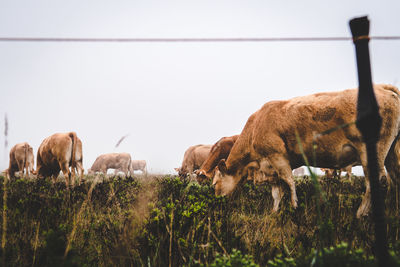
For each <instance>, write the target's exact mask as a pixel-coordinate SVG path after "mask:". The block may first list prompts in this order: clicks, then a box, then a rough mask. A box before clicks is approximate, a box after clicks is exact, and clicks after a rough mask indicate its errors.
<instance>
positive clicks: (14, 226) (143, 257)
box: [0, 176, 400, 266]
mask: <svg viewBox="0 0 400 267" xmlns="http://www.w3.org/2000/svg"><path fill="white" fill-rule="evenodd" d="M363 179H364V178H363V177H354V176H353V177H352V180H351V181H349V180H347V179H344V178H342V179H340V180H339V179H326V178H324V177H319V182H320V185H321V189H322V193H323V196H320V197H316V189H315V188H314V186H313V183H312V182H311V180H310V178H309V177H304V178H300V179H297V181H296V186H297V194H298V198H299V207H298V208H297V209H296V210H293V209H291V208H290V205H289V204H290V202H289V201H288V195H289V194H288V189H286V191H285V197H284V199H283V201H282V202H281V209H280V211H279V212H278V213H275V214H274V213H271V209H272V197H271V192H270V186H268V185H265V186H254V185H252V184H251V183H248V184H246V185H245V186H244V187H243V188H242V190H241V191H240V192H238V193H237V194H235V195H234V196H233V197H231V198H225V197H215V195H214V192H213V189H212V188H211V187H210V186H209V185H203V186H200V185H198V184H197V183H195V182H189V181H186V180H181V179H180V178H178V177H174V176H148V177H142V176H138V177H128V178H126V179H125V178H120V177H108V178H105V179H104V178H100V179H99V177H97V178H94V177H85V182H84V183H83V184H81V185H80V186H75V187H74V188H73V189H71V190H66V188H65V184H64V183H63V182H61V181H60V182H57V183H55V184H53V183H52V181H51V180H50V179H39V180H29V179H17V180H13V181H9V182H5V181H4V177H0V184H1V190H0V193H1V196H2V197H1V207H3V212H2V220H1V221H0V223H1V226H2V228H1V229H2V237H3V239H2V248H3V249H2V250H1V255H0V256H1V257H0V258H1V260H2V261H1V263H2V265H5V266H257V265H260V266H310V264H311V263H312V262H314V264H315V265H314V266H322V265H323V266H376V262H375V259H374V256H373V251H374V249H373V246H372V244H373V225H372V223H371V218H370V217H365V218H362V219H357V218H356V217H355V214H356V210H357V208H358V205H359V204H360V202H361V196H362V192H363V191H364V182H363ZM399 189H400V186H399V185H393V186H392V187H391V188H390V190H389V192H388V194H387V196H386V215H387V222H388V227H387V233H388V237H389V247H390V250H391V254H392V256H393V257H394V258H396V257H397V256H399V254H400V253H399V252H400V241H399V230H400V216H399V208H400V205H399ZM5 200H6V201H5ZM317 203H318V204H319V206H320V213H319V212H318V210H317ZM395 254H397V256H396V255H395Z"/></svg>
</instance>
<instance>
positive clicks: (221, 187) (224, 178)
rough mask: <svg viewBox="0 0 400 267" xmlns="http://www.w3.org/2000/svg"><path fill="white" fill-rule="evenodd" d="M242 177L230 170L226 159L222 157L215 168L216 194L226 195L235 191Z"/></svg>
mask: <svg viewBox="0 0 400 267" xmlns="http://www.w3.org/2000/svg"><path fill="white" fill-rule="evenodd" d="M240 178H241V177H236V176H235V175H233V174H230V173H229V172H228V170H227V167H226V164H225V160H224V159H222V160H221V161H220V162H219V163H218V166H217V167H216V169H215V175H214V179H213V186H214V187H215V195H217V196H226V195H230V194H231V193H233V191H235V189H236V187H237V186H238V184H239V182H240V180H241V179H240Z"/></svg>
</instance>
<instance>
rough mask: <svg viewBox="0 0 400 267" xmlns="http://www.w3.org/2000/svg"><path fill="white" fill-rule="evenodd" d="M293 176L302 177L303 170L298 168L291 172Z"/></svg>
mask: <svg viewBox="0 0 400 267" xmlns="http://www.w3.org/2000/svg"><path fill="white" fill-rule="evenodd" d="M293 175H294V176H304V168H303V167H299V168H296V169H294V170H293Z"/></svg>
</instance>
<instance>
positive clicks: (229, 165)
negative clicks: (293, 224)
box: [213, 85, 400, 217]
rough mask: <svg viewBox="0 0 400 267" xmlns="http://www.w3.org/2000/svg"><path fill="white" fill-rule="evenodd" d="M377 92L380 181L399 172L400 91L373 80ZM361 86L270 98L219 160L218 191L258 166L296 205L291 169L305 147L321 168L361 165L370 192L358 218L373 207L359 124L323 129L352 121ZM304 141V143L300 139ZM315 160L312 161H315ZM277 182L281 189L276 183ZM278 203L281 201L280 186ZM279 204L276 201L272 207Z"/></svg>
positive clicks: (231, 188) (223, 191) (228, 188)
mask: <svg viewBox="0 0 400 267" xmlns="http://www.w3.org/2000/svg"><path fill="white" fill-rule="evenodd" d="M374 91H375V95H376V98H377V101H378V104H379V107H380V109H379V111H380V115H381V117H382V125H383V127H382V129H381V132H380V138H379V141H378V143H377V159H378V167H379V177H380V178H381V182H382V181H383V180H384V179H386V178H387V177H386V173H385V169H384V167H386V169H387V171H388V174H389V177H393V178H398V177H400V167H399V160H400V142H398V141H397V140H398V138H397V137H398V135H399V129H400V96H399V95H400V92H399V91H398V89H397V88H396V87H394V86H392V85H375V86H374ZM357 95H358V90H357V89H348V90H345V91H341V92H328V93H318V94H313V95H309V96H304V97H296V98H293V99H290V100H286V101H271V102H268V103H266V104H265V105H264V106H263V107H262V108H261V109H259V110H258V111H257V112H255V113H254V114H253V115H251V116H250V118H249V119H248V121H247V123H246V125H245V126H244V129H243V131H242V133H241V134H240V136H239V138H238V140H237V141H236V143H235V145H234V146H233V148H232V150H231V153H230V154H229V156H228V158H227V160H226V161H224V160H221V161H220V163H219V164H218V169H217V170H216V173H215V176H214V180H213V184H214V186H215V192H216V194H217V195H228V194H230V193H232V192H233V191H234V190H235V188H236V187H237V186H238V185H239V184H241V183H243V181H244V180H245V179H244V178H245V176H246V175H247V174H248V172H249V168H256V169H258V172H260V173H261V174H262V176H263V177H261V178H264V179H266V180H270V181H271V182H272V183H274V184H275V183H277V182H278V179H281V180H283V181H284V182H285V183H287V184H288V186H289V188H290V192H291V204H292V206H293V207H294V208H296V207H297V195H296V188H295V183H294V180H293V177H292V169H294V168H297V167H299V166H301V165H304V164H305V163H304V160H303V156H302V149H301V147H302V148H303V151H304V154H305V155H306V156H307V157H308V158H310V159H311V158H312V159H314V158H315V164H314V165H315V166H314V167H319V168H343V167H345V166H348V165H353V166H354V165H359V164H360V165H362V167H363V170H364V174H365V176H366V179H365V180H366V192H365V194H364V196H363V199H362V203H361V205H360V207H359V209H358V211H357V217H361V216H363V215H366V214H367V213H368V211H369V209H370V185H369V178H368V169H367V151H366V146H365V143H364V142H363V140H362V137H361V134H360V132H359V130H358V129H357V127H356V126H355V124H349V125H348V126H346V127H343V128H340V129H337V130H335V131H333V132H330V133H329V134H320V133H323V132H325V131H327V130H328V129H332V128H335V127H337V126H339V125H343V124H346V123H352V122H354V121H355V120H356V114H357V107H356V106H357V104H356V103H357ZM297 137H298V138H299V140H301V147H300V146H299V143H298V141H297V140H298V139H297ZM313 161H314V160H313ZM274 186H278V188H276V187H275V188H274ZM273 189H274V190H276V192H278V193H277V194H276V195H275V197H274V201H275V203H279V201H280V200H281V196H282V194H281V190H282V188H280V186H279V185H273ZM275 206H277V207H278V205H274V207H275Z"/></svg>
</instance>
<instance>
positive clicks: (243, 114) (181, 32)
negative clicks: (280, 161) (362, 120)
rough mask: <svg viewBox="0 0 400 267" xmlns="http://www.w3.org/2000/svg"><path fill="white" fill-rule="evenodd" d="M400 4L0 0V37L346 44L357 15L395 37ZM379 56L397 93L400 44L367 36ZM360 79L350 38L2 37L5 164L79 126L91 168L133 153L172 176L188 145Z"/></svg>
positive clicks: (0, 145)
mask: <svg viewBox="0 0 400 267" xmlns="http://www.w3.org/2000/svg"><path fill="white" fill-rule="evenodd" d="M399 10H400V1H397V0H391V1H389V0H381V1H365V0H360V1H342V0H340V1H320V0H315V1H308V0H304V1H299V0H293V1H288V0H281V1H269V0H264V1H252V0H249V1H215V0H214V1H206V0H201V1H187V0H186V1H149V0H146V1H134V0H130V1H100V0H96V1H81V0H79V1H75V0H69V1H55V0H52V1H39V0H36V1H15V0H2V1H0V37H82V38H83V37H85V38H90V37H93V38H146V37H147V38H163V37H166V38H176V37H186V38H190V37H191V38H200V37H204V38H207V37H214V38H222V37H325V36H333V37H349V36H351V34H350V30H349V27H348V21H349V20H350V19H351V18H353V17H356V16H361V15H368V16H369V19H370V21H371V30H370V35H371V36H383V35H384V36H394V35H396V36H399V35H400V16H399ZM370 53H371V61H372V71H373V81H374V82H376V83H392V84H393V83H395V84H396V85H397V86H399V81H400V41H378V40H372V41H371V42H370ZM357 83H358V81H357V74H356V63H355V53H354V45H353V43H352V42H351V41H340V42H290V43H288V42H270V43H46V42H39V43H32V42H0V90H1V98H0V130H1V134H0V152H1V154H0V157H1V158H2V160H1V164H0V168H1V169H5V168H6V167H7V165H8V151H9V149H10V148H11V146H13V145H14V144H16V143H19V142H24V141H27V142H28V143H30V144H31V145H32V146H33V148H34V152H35V153H36V151H37V149H38V147H39V145H40V143H41V142H42V141H43V139H44V138H46V137H47V136H49V135H51V134H53V133H56V132H68V131H75V132H76V133H77V134H78V137H80V139H81V140H82V142H83V154H84V158H83V160H84V167H85V170H86V169H88V168H89V167H90V166H91V165H92V163H93V162H94V160H95V159H96V157H97V156H98V155H100V154H103V153H109V152H129V153H131V155H132V157H133V158H134V159H145V160H147V162H148V168H149V170H150V171H152V172H158V173H173V172H174V171H173V168H174V167H178V166H180V164H181V161H182V159H183V154H184V152H185V150H186V149H187V148H188V147H189V146H191V145H195V144H212V143H215V142H216V141H217V140H218V139H219V138H221V137H222V136H231V135H234V134H238V133H240V132H241V130H242V128H243V126H244V124H245V122H246V120H247V118H248V117H249V116H250V115H251V114H252V113H254V112H255V111H256V110H257V109H259V108H260V107H261V106H262V105H263V104H264V103H266V102H268V101H270V100H276V99H288V98H291V97H295V96H300V95H307V94H312V93H315V92H322V91H336V90H343V89H346V88H353V87H356V86H357ZM5 114H7V116H8V121H9V132H8V134H9V135H8V143H9V145H8V148H7V149H5V147H4V141H5V140H4V117H5ZM126 134H129V136H128V137H127V138H126V139H125V140H124V141H123V142H122V143H121V145H120V146H119V147H118V148H115V145H116V143H117V141H118V140H119V139H120V138H121V137H122V136H124V135H126ZM35 164H36V160H35Z"/></svg>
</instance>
